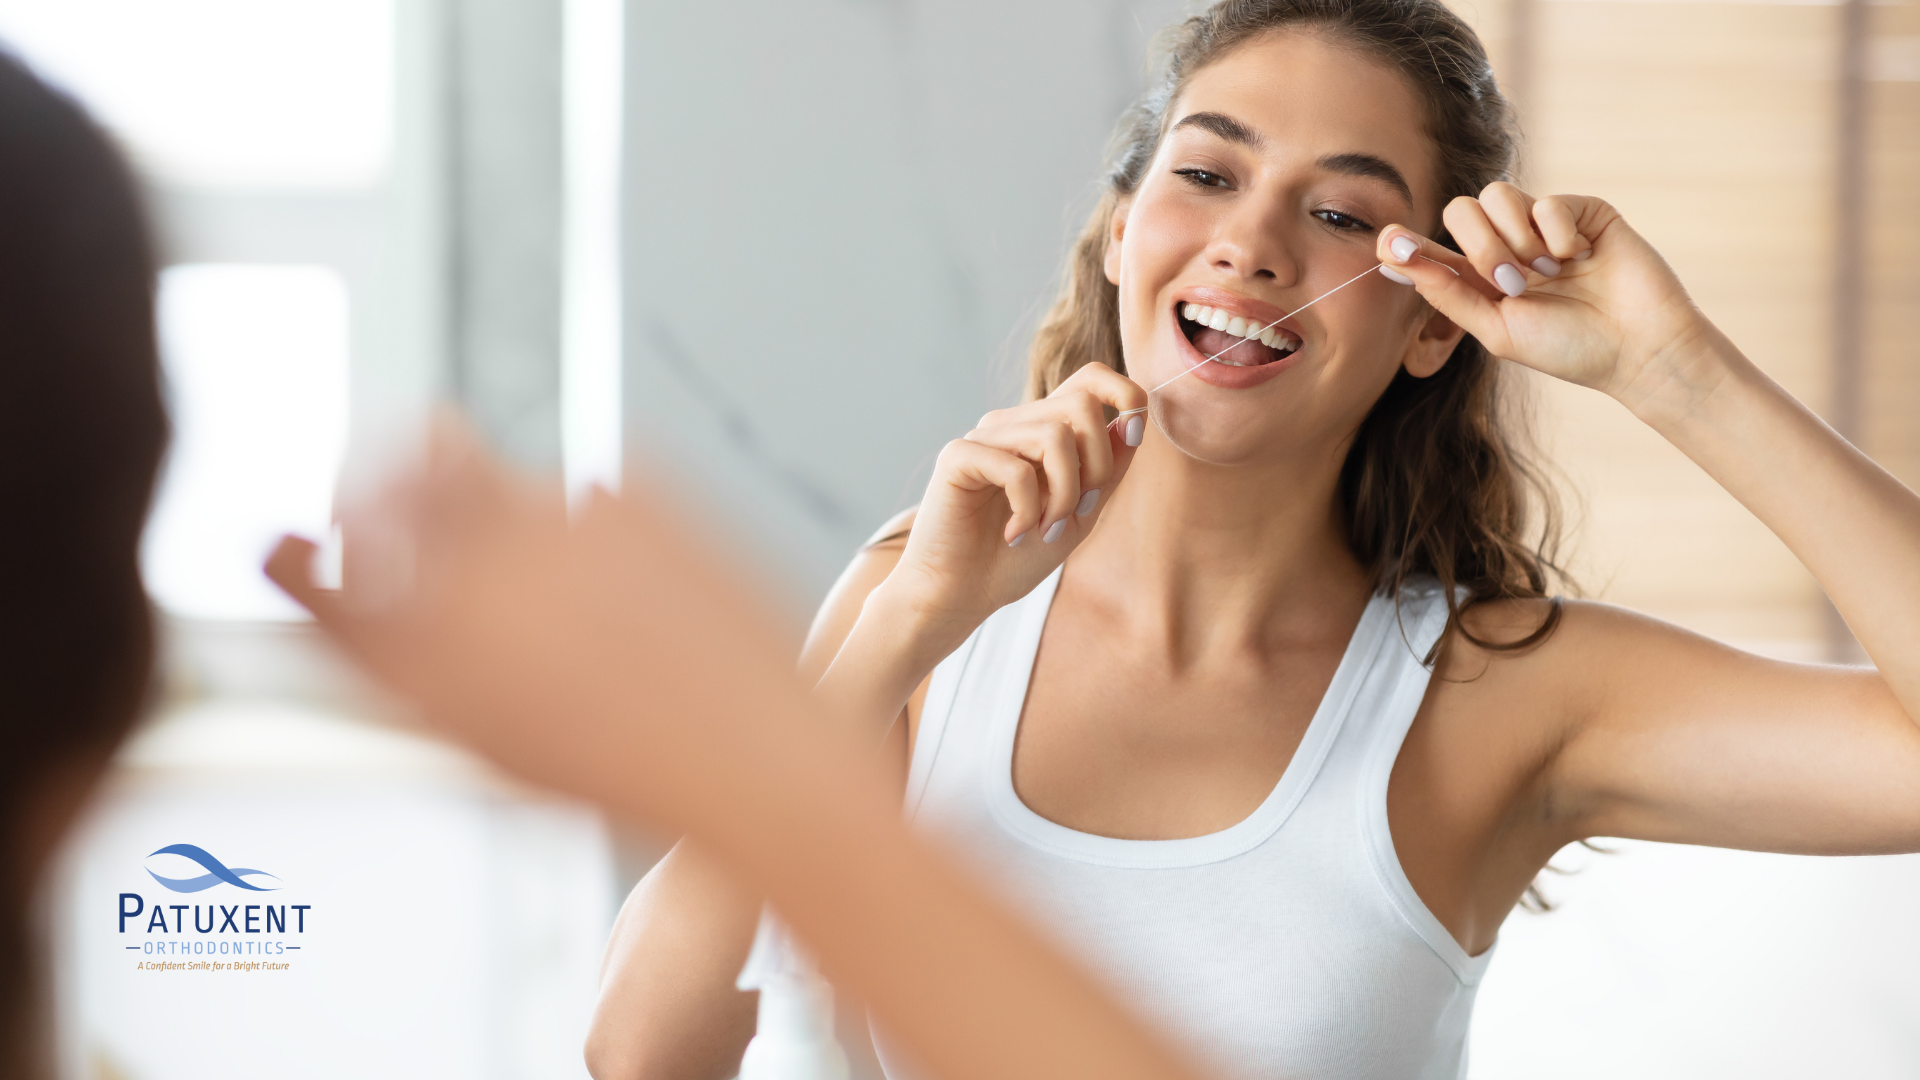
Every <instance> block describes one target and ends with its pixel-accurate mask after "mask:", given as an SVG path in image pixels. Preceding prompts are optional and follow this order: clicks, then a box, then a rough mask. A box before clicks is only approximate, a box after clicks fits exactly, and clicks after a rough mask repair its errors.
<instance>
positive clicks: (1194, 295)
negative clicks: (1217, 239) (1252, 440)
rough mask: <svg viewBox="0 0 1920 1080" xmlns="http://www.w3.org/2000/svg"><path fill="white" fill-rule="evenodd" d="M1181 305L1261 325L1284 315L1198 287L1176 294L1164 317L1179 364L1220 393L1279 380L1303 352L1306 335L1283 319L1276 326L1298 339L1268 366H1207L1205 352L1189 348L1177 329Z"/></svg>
mask: <svg viewBox="0 0 1920 1080" xmlns="http://www.w3.org/2000/svg"><path fill="white" fill-rule="evenodd" d="M1183 304H1202V305H1204V306H1206V307H1211V308H1220V309H1222V310H1224V311H1227V312H1229V313H1231V314H1233V315H1237V316H1239V317H1241V318H1243V319H1249V320H1253V319H1257V320H1259V322H1260V325H1262V326H1266V325H1268V324H1270V323H1274V322H1275V321H1276V320H1280V318H1281V316H1283V315H1285V314H1287V313H1286V311H1284V310H1282V309H1280V308H1277V307H1274V306H1273V305H1272V304H1268V303H1265V302H1263V301H1260V300H1255V299H1253V298H1251V297H1247V296H1241V295H1240V294H1239V293H1233V292H1228V291H1227V290H1225V289H1216V288H1211V287H1206V286H1201V287H1197V288H1188V289H1181V290H1179V291H1178V292H1176V293H1175V294H1174V298H1173V306H1172V307H1171V308H1170V309H1169V311H1168V314H1170V315H1171V316H1172V317H1173V337H1174V342H1175V345H1176V347H1177V348H1178V350H1179V356H1180V362H1181V363H1182V364H1184V365H1186V367H1187V368H1188V369H1189V370H1190V371H1192V372H1193V377H1194V378H1196V379H1199V380H1200V381H1201V382H1204V383H1206V384H1207V385H1209V386H1218V387H1220V388H1221V389H1224V390H1250V389H1252V388H1253V387H1256V386H1260V385H1263V384H1264V383H1266V382H1268V381H1269V380H1271V379H1274V378H1277V377H1279V376H1280V375H1281V374H1282V373H1283V372H1285V371H1287V370H1288V369H1290V368H1292V367H1293V366H1294V363H1295V361H1297V360H1299V359H1300V354H1301V353H1303V352H1306V351H1307V336H1306V335H1305V334H1303V333H1301V332H1300V328H1299V327H1298V326H1295V325H1293V324H1292V320H1285V321H1281V322H1279V327H1280V329H1282V330H1285V331H1286V332H1287V333H1289V334H1292V335H1293V336H1294V337H1296V338H1299V339H1300V347H1299V348H1298V349H1295V350H1294V351H1292V352H1290V353H1288V354H1287V355H1285V356H1283V357H1281V358H1280V359H1278V360H1275V361H1274V362H1273V363H1271V364H1261V365H1260V366H1259V367H1232V366H1229V365H1227V364H1217V363H1211V362H1209V361H1208V360H1207V357H1206V354H1205V353H1202V352H1201V351H1200V350H1198V349H1196V348H1194V347H1193V342H1191V341H1188V340H1187V335H1186V334H1185V333H1184V332H1182V331H1181V329H1180V307H1181V305H1183ZM1196 369H1197V370H1196Z"/></svg>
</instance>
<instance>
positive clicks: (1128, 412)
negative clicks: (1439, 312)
mask: <svg viewBox="0 0 1920 1080" xmlns="http://www.w3.org/2000/svg"><path fill="white" fill-rule="evenodd" d="M1420 258H1422V259H1426V261H1427V262H1430V263H1433V264H1434V265H1435V266H1439V267H1444V268H1445V269H1447V270H1449V271H1452V273H1453V276H1454V277H1459V276H1460V271H1458V270H1454V269H1453V267H1451V266H1447V264H1446V263H1443V262H1440V261H1438V260H1435V259H1428V258H1427V257H1426V256H1425V255H1422V256H1420ZM1375 270H1378V271H1380V272H1381V273H1383V274H1384V273H1386V272H1387V271H1388V267H1387V264H1386V263H1374V264H1373V265H1372V266H1369V267H1367V268H1366V269H1365V270H1362V271H1360V272H1359V273H1358V274H1355V275H1354V276H1352V277H1350V278H1348V279H1347V280H1345V281H1343V282H1341V283H1340V284H1338V285H1335V286H1334V287H1333V288H1331V289H1328V290H1327V291H1326V292H1323V293H1321V294H1320V295H1319V296H1316V297H1314V298H1313V299H1311V300H1309V301H1307V302H1306V303H1304V304H1301V305H1300V306H1299V307H1297V308H1294V309H1293V310H1292V311H1289V312H1287V313H1286V314H1285V315H1282V316H1280V317H1279V318H1277V319H1275V320H1273V321H1272V322H1270V323H1268V324H1267V325H1265V326H1263V327H1261V328H1260V329H1258V330H1256V331H1254V332H1253V333H1252V334H1249V335H1247V336H1246V337H1243V338H1241V339H1240V340H1239V341H1236V342H1234V343H1233V344H1231V345H1229V346H1227V347H1226V348H1224V349H1221V350H1220V351H1219V352H1217V353H1214V354H1213V355H1212V356H1209V357H1207V358H1206V359H1205V360H1202V361H1200V363H1198V364H1195V365H1193V366H1192V367H1190V368H1188V369H1187V370H1185V371H1183V372H1181V373H1180V374H1178V375H1175V376H1174V377H1173V378H1171V379H1168V380H1167V381H1166V382H1163V383H1161V384H1160V385H1159V386H1156V387H1154V388H1153V389H1151V390H1149V391H1147V396H1148V397H1152V396H1153V395H1155V394H1157V393H1159V392H1160V391H1162V390H1165V389H1166V388H1167V387H1169V386H1172V385H1173V384H1174V383H1176V382H1179V381H1180V380H1181V379H1184V378H1186V377H1187V376H1189V375H1191V374H1193V373H1194V372H1196V371H1199V370H1200V368H1201V367H1202V366H1203V365H1206V364H1211V363H1213V362H1214V361H1215V360H1218V359H1220V358H1221V357H1223V356H1225V355H1227V354H1228V353H1230V352H1232V351H1233V350H1235V349H1237V348H1239V347H1240V346H1242V345H1245V344H1246V343H1247V342H1249V341H1252V340H1253V339H1255V338H1257V337H1259V336H1260V335H1261V334H1264V333H1266V332H1267V331H1269V330H1271V329H1273V328H1274V327H1276V326H1279V325H1280V324H1281V323H1283V322H1286V321H1287V320H1288V319H1291V318H1293V317H1294V316H1295V315H1298V314H1300V313H1301V312H1303V311H1305V310H1307V309H1308V308H1310V307H1312V306H1313V305H1315V304H1317V303H1319V302H1320V301H1322V300H1325V299H1326V298H1327V297H1329V296H1332V295H1333V294H1334V293H1337V292H1339V291H1340V290H1341V289H1344V288H1346V287H1347V286H1349V285H1351V284H1353V283H1354V282H1356V281H1359V280H1360V279H1361V278H1363V277H1366V276H1367V275H1368V274H1371V273H1373V272H1374V271H1375ZM1389 280H1392V279H1391V278H1390V279H1389ZM1402 284H1409V283H1408V282H1402ZM1146 411H1147V407H1146V406H1145V405H1142V406H1140V407H1139V408H1137V409H1122V410H1120V412H1119V414H1118V415H1117V416H1115V417H1114V419H1116V420H1118V419H1120V418H1121V417H1127V416H1134V415H1137V414H1139V413H1143V412H1146Z"/></svg>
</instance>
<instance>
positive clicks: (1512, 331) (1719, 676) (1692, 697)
mask: <svg viewBox="0 0 1920 1080" xmlns="http://www.w3.org/2000/svg"><path fill="white" fill-rule="evenodd" d="M1446 222H1447V226H1448V228H1449V231H1450V232H1451V233H1452V234H1453V236H1454V237H1455V238H1456V239H1457V240H1458V241H1459V243H1460V246H1461V248H1462V250H1463V251H1464V252H1465V254H1464V256H1462V255H1456V254H1454V253H1452V252H1448V251H1446V250H1444V249H1442V248H1441V247H1440V246H1439V245H1436V244H1434V243H1432V242H1431V241H1427V240H1424V239H1423V238H1420V237H1418V236H1416V235H1415V234H1412V233H1411V232H1409V231H1408V230H1405V229H1403V228H1400V227H1398V226H1396V227H1395V228H1393V229H1390V230H1387V231H1386V232H1385V233H1383V234H1382V236H1381V241H1380V251H1381V257H1382V258H1383V260H1386V261H1388V262H1389V263H1390V264H1391V265H1393V266H1394V267H1395V268H1396V269H1397V270H1399V272H1401V273H1403V274H1404V275H1406V276H1408V277H1411V278H1413V279H1414V281H1415V282H1416V285H1417V287H1418V288H1419V289H1420V291H1421V294H1422V295H1423V296H1425V297H1426V298H1427V299H1428V300H1429V301H1430V302H1431V303H1433V305H1434V306H1435V307H1436V308H1438V309H1439V310H1440V311H1441V312H1442V313H1443V314H1445V315H1447V316H1448V317H1449V318H1452V319H1453V320H1454V321H1455V322H1457V323H1459V324H1460V325H1461V326H1463V327H1465V328H1466V329H1467V330H1468V332H1470V333H1472V334H1474V335H1476V336H1477V337H1479V338H1480V339H1481V340H1482V341H1483V342H1485V343H1486V344H1487V346H1488V347H1489V348H1490V349H1492V350H1493V352H1494V353H1495V354H1496V355H1499V356H1503V357H1507V358H1510V359H1513V360H1516V361H1518V362H1520V363H1523V364H1526V365H1528V366H1530V367H1533V368H1536V369H1538V370H1541V371H1544V372H1546V373H1548V374H1551V375H1555V376H1557V377H1560V378H1563V379H1567V380H1569V381H1572V382H1576V383H1580V384H1582V385H1585V386H1588V387H1591V388H1593V389H1595V390H1598V391H1601V392H1604V393H1606V394H1608V395H1610V396H1612V397H1613V398H1614V399H1615V400H1617V401H1619V402H1620V403H1621V404H1622V405H1624V406H1625V407H1626V408H1628V409H1629V410H1631V411H1632V412H1633V413H1634V415H1635V416H1637V417H1639V418H1640V419H1641V420H1643V421H1644V422H1646V423H1647V424H1648V425H1649V426H1651V427H1652V428H1654V429H1655V430H1656V431H1658V432H1660V433H1661V434H1662V435H1663V436H1665V437H1666V438H1667V439H1668V440H1669V441H1671V442H1672V443H1673V444H1674V445H1675V446H1676V447H1678V448H1679V449H1680V450H1681V451H1682V452H1684V453H1685V454H1686V455H1687V456H1688V457H1689V458H1691V459H1693V461H1694V462H1696V463H1697V464H1698V465H1699V466H1700V467H1701V468H1703V469H1704V470H1706V472H1707V473H1708V474H1709V475H1710V476H1712V477H1713V478H1714V479H1715V480H1716V481H1718V482H1719V483H1720V484H1721V485H1722V486H1723V487H1725V488H1726V489H1727V491H1729V492H1730V493H1731V494H1733V496H1734V497H1735V498H1737V499H1739V500H1740V502H1741V503H1743V504H1744V505H1745V506H1746V507H1747V508H1748V509H1749V510H1751V511H1752V512H1753V513H1754V514H1755V515H1756V516H1758V517H1759V518H1760V520H1761V521H1763V522H1764V523H1766V525H1767V526H1768V527H1769V528H1771V529H1772V530H1773V531H1774V533H1775V534H1776V535H1778V536H1779V537H1780V538H1781V539H1782V540H1783V541H1785V542H1786V544H1787V546H1788V547H1789V548H1791V549H1792V550H1793V552H1794V554H1795V555H1797V556H1798V557H1799V558H1800V560H1801V561H1802V562H1803V563H1804V564H1805V565H1806V566H1807V568H1808V569H1809V570H1811V571H1812V572H1813V575H1814V577H1815V578H1817V579H1818V580H1819V582H1820V584H1821V585H1822V586H1823V587H1824V588H1825V589H1826V592H1827V595H1828V596H1829V597H1831V598H1832V600H1833V603H1834V605H1835V606H1836V607H1837V608H1838V609H1839V611H1840V613H1841V615H1842V616H1844V617H1845V619H1846V620H1847V623H1848V625H1849V626H1850V627H1851V628H1852V629H1853V632H1854V634H1855V635H1856V636H1857V637H1858V638H1859V640H1860V643H1861V644H1862V645H1863V646H1864V647H1865V649H1866V651H1867V654H1868V655H1869V656H1870V657H1872V659H1873V661H1874V663H1875V664H1876V665H1877V668H1878V670H1877V671H1870V670H1854V669H1846V668H1837V667H1828V666H1821V665H1808V664H1788V663H1780V662H1775V661H1769V660H1763V659H1761V658H1758V657H1754V656H1751V655H1748V654H1745V653H1741V652H1739V651H1737V650H1734V649H1730V648H1727V647H1726V646H1723V645H1720V644H1717V643H1715V642H1712V641H1709V640H1706V639H1704V638H1700V637H1698V636H1696V635H1692V634H1688V633H1685V632H1684V631H1680V630H1678V629H1676V628H1674V627H1671V626H1666V625H1664V624H1661V623H1659V622H1657V621H1655V620H1651V619H1646V618H1642V617H1639V616H1634V615H1631V614H1629V613H1626V612H1622V611H1619V610H1617V609H1608V608H1606V607H1604V606H1589V607H1583V608H1580V609H1577V610H1575V611H1572V612H1570V614H1569V618H1568V619H1567V622H1566V626H1565V627H1564V630H1565V632H1566V634H1567V635H1568V637H1569V638H1570V639H1576V640H1568V641H1565V642H1562V643H1560V644H1559V645H1558V646H1557V648H1556V650H1555V651H1556V653H1557V654H1558V655H1559V656H1560V657H1562V658H1563V660H1562V666H1563V667H1564V669H1565V670H1564V673H1563V674H1564V676H1565V679H1564V684H1565V686H1566V693H1567V698H1566V705H1567V717H1568V719H1567V727H1566V730H1565V733H1564V739H1563V740H1562V742H1561V745H1560V749H1559V750H1558V752H1557V754H1556V755H1555V757H1554V760H1553V762H1552V764H1551V767H1550V769H1549V772H1548V776H1547V781H1548V785H1547V790H1548V791H1549V792H1550V795H1549V799H1550V803H1551V805H1552V806H1553V808H1554V812H1555V814H1556V816H1557V817H1558V819H1559V822H1560V824H1561V827H1562V828H1564V830H1565V838H1567V839H1572V838H1576V837H1580V836H1586V835H1611V836H1630V837H1641V838H1647V839H1657V840H1668V841H1677V842H1684V843H1703V844H1715V845H1721V846H1731V847H1744V848H1752V849H1762V850H1773V851H1797V852H1820V853H1835V854H1838V853H1867V852H1890V851H1916V850H1920V726H1916V724H1915V722H1914V718H1915V717H1920V497H1916V496H1915V494H1914V493H1913V492H1912V491H1910V490H1909V489H1908V488H1906V487H1905V486H1904V485H1902V484H1901V483H1900V482H1899V481H1898V480H1895V479H1894V478H1893V477H1892V476H1891V475H1889V474H1888V473H1887V472H1886V470H1884V469H1882V468H1880V467H1879V466H1878V465H1876V464H1875V463H1874V462H1873V461H1872V460H1870V459H1869V458H1868V457H1867V456H1866V455H1864V454H1862V453H1861V452H1860V451H1859V450H1857V449H1856V448H1854V447H1853V446H1851V445H1850V444H1848V443H1847V442H1846V441H1845V440H1844V439H1841V438H1840V437H1839V436H1838V435H1837V434H1835V433H1834V432H1833V430H1832V429H1831V428H1829V427H1827V425H1826V424H1824V423H1822V422H1821V421H1820V419H1819V418H1818V417H1817V416H1815V415H1814V414H1813V413H1812V412H1811V411H1809V410H1808V409H1807V408H1806V407H1805V406H1803V405H1801V404H1800V403H1799V402H1798V401H1796V400H1794V399H1793V397H1792V396H1790V395H1789V394H1787V393H1786V391H1784V390H1783V389H1781V388H1780V386H1779V385H1777V384H1776V383H1774V382H1773V381H1772V380H1771V379H1769V378H1768V377H1767V376H1766V375H1765V374H1764V373H1763V372H1761V371H1760V370H1759V369H1758V368H1757V367H1755V366H1754V364H1753V363H1752V362H1751V361H1749V360H1748V359H1747V358H1746V357H1745V356H1744V355H1742V354H1741V352H1740V351H1739V349H1738V348H1736V347H1735V346H1734V344H1733V343H1732V342H1731V341H1730V340H1729V339H1728V338H1727V337H1726V335H1725V334H1723V333H1721V332H1720V330H1719V329H1718V328H1717V327H1715V326H1714V325H1713V324H1712V323H1711V322H1709V321H1708V320H1707V318H1706V317H1705V315H1704V314H1702V313H1701V312H1700V311H1699V309H1698V308H1697V307H1695V306H1694V305H1693V303H1692V301H1691V300H1690V299H1689V298H1688V296H1687V294H1686V292H1685V290H1684V289H1683V288H1682V287H1681V285H1680V283H1679V281H1678V280H1677V279H1675V277H1674V275H1673V273H1672V271H1671V270H1670V269H1669V268H1668V267H1667V265H1666V263H1665V262H1664V261H1662V260H1661V259H1660V257H1659V255H1658V254H1657V253H1655V252H1654V251H1653V249H1652V248H1651V247H1650V246H1649V245H1648V244H1647V243H1646V242H1645V241H1644V240H1643V239H1642V238H1641V237H1640V236H1639V235H1638V234H1636V233H1635V232H1634V231H1633V230H1632V229H1631V228H1629V227H1628V225H1627V224H1626V222H1625V221H1624V220H1622V219H1621V217H1620V215H1619V214H1618V213H1617V212H1616V211H1614V210H1613V208H1611V207H1609V206H1607V205H1606V204H1605V203H1603V202H1600V201H1599V200H1597V199H1590V198H1584V197H1554V198H1549V199H1542V200H1539V201H1538V202H1536V201H1535V200H1533V199H1532V198H1531V197H1529V196H1527V195H1526V194H1525V193H1523V192H1521V191H1519V190H1518V189H1517V188H1514V187H1512V186H1511V185H1505V184H1497V185H1494V186H1493V187H1491V188H1489V189H1488V190H1487V191H1486V192H1485V193H1483V194H1482V196H1481V197H1480V198H1479V199H1477V200H1474V199H1462V200H1457V201H1456V202H1455V204H1454V205H1453V206H1451V207H1449V208H1448V211H1447V215H1446ZM1415 252H1418V253H1419V254H1422V255H1425V256H1427V257H1428V258H1430V259H1437V260H1440V261H1442V262H1446V263H1448V264H1449V265H1451V266H1452V267H1454V268H1455V269H1457V270H1459V271H1460V276H1458V277H1456V276H1454V275H1453V274H1452V273H1449V272H1448V271H1446V270H1445V269H1442V268H1439V267H1436V266H1434V265H1433V264H1432V263H1429V262H1427V261H1425V260H1422V259H1416V258H1412V257H1411V256H1412V255H1413V253H1415ZM1543 256H1544V257H1546V258H1547V259H1548V262H1545V263H1537V262H1536V260H1538V259H1540V258H1541V257H1543ZM1556 261H1557V264H1558V265H1557V267H1556V266H1555V265H1554V263H1555V262H1556ZM1502 264H1505V265H1506V267H1507V271H1506V272H1501V271H1500V270H1499V268H1500V267H1501V266H1502ZM1527 266H1535V267H1537V268H1539V267H1544V268H1548V269H1556V270H1557V272H1556V273H1555V274H1553V275H1552V276H1548V275H1546V274H1543V273H1541V272H1540V271H1539V269H1536V270H1535V271H1534V272H1532V273H1526V274H1523V273H1520V272H1516V271H1517V270H1518V268H1520V267H1527ZM1503 279H1504V280H1505V282H1506V283H1508V284H1509V285H1513V284H1518V283H1521V282H1522V281H1524V283H1525V285H1526V288H1525V289H1524V291H1521V292H1519V293H1518V295H1508V292H1509V290H1507V289H1502V288H1498V287H1496V286H1494V285H1493V284H1490V283H1491V282H1494V281H1500V280H1503Z"/></svg>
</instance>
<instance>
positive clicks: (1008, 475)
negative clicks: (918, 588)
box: [939, 439, 1041, 545]
mask: <svg viewBox="0 0 1920 1080" xmlns="http://www.w3.org/2000/svg"><path fill="white" fill-rule="evenodd" d="M939 472H940V474H941V475H943V476H945V477H946V479H947V482H948V483H950V484H952V485H954V486H955V487H958V488H960V489H962V490H964V491H986V490H988V489H991V488H998V489H999V490H1000V491H1001V492H1003V493H1004V494H1005V495H1006V498H1007V506H1008V508H1009V510H1010V511H1011V513H1010V514H1009V516H1008V517H1007V524H1006V527H1005V529H1004V530H1002V533H1001V539H1003V540H1005V541H1006V542H1007V543H1008V544H1009V545H1012V544H1018V543H1019V542H1020V540H1021V539H1022V538H1023V537H1025V536H1026V535H1027V533H1028V532H1030V531H1032V530H1033V527H1034V526H1035V525H1038V524H1039V523H1040V510H1041V507H1040V477H1039V473H1038V472H1037V471H1036V470H1035V469H1034V466H1033V463H1032V462H1030V461H1028V460H1027V459H1025V458H1023V457H1021V456H1020V455H1018V454H1015V453H1010V452H1008V451H1006V450H998V449H995V448H993V447H991V446H986V445H983V444H981V443H977V442H973V441H971V440H968V439H955V440H953V441H952V442H950V443H948V444H947V445H946V448H945V449H944V450H942V451H941V452H940V468H939Z"/></svg>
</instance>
